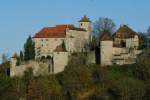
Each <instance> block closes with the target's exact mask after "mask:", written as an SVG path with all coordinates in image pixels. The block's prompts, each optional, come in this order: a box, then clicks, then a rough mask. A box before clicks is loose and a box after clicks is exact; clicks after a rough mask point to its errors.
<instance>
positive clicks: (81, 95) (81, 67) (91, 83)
mask: <svg viewBox="0 0 150 100" xmlns="http://www.w3.org/2000/svg"><path fill="white" fill-rule="evenodd" d="M2 70H3V69H1V71H0V72H1V74H0V98H1V100H19V99H21V100H26V99H27V100H149V99H150V95H149V93H150V52H149V50H148V51H145V52H144V53H143V54H142V55H139V57H138V59H137V63H136V64H133V65H123V66H118V65H113V66H106V67H101V66H99V65H95V64H93V65H87V64H86V58H85V57H84V56H82V55H80V54H79V55H78V54H77V55H75V56H74V57H73V58H72V59H71V60H70V61H69V64H68V66H67V67H66V69H65V70H64V71H63V72H61V73H58V74H56V75H49V76H38V77H34V76H33V73H32V70H31V69H29V70H28V71H26V72H25V75H24V76H23V77H22V78H19V77H14V78H10V77H9V76H6V75H5V74H4V73H3V71H2Z"/></svg>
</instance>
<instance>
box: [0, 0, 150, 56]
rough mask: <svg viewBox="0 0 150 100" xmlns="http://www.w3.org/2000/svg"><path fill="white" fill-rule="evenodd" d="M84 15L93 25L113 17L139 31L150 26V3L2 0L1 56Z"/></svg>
mask: <svg viewBox="0 0 150 100" xmlns="http://www.w3.org/2000/svg"><path fill="white" fill-rule="evenodd" d="M83 15H87V16H88V17H89V18H90V19H91V20H92V22H94V21H96V20H97V19H98V18H99V17H108V18H111V19H112V20H113V21H114V22H115V23H116V25H117V27H119V26H120V25H121V24H127V25H129V26H130V27H131V28H133V29H134V30H135V31H137V32H145V31H146V30H147V28H148V26H150V0H0V55H1V54H2V53H6V54H8V55H9V56H11V55H12V54H13V53H14V52H19V51H20V50H22V49H23V44H24V43H25V40H26V39H27V37H28V36H29V35H32V36H33V35H34V34H35V33H36V32H38V31H40V30H41V29H42V28H43V27H47V26H55V25H57V24H75V25H78V21H79V20H80V18H81V17H82V16H83Z"/></svg>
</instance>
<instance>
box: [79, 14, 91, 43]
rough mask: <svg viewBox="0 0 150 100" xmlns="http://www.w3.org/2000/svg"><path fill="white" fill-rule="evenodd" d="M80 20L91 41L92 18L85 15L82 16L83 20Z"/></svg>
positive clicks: (81, 26)
mask: <svg viewBox="0 0 150 100" xmlns="http://www.w3.org/2000/svg"><path fill="white" fill-rule="evenodd" d="M79 22H80V28H83V29H85V30H86V31H87V39H88V41H90V40H91V32H92V28H91V21H90V19H89V18H88V17H87V16H86V15H85V16H83V17H82V18H81V20H80V21H79Z"/></svg>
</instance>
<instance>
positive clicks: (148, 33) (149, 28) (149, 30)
mask: <svg viewBox="0 0 150 100" xmlns="http://www.w3.org/2000/svg"><path fill="white" fill-rule="evenodd" d="M147 35H150V26H149V27H148V29H147Z"/></svg>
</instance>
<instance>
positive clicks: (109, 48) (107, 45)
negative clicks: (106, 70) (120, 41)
mask: <svg viewBox="0 0 150 100" xmlns="http://www.w3.org/2000/svg"><path fill="white" fill-rule="evenodd" d="M112 57H113V41H112V39H111V36H110V34H109V33H108V32H104V33H103V34H102V35H101V37H100V64H101V65H102V66H107V65H111V64H112Z"/></svg>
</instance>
